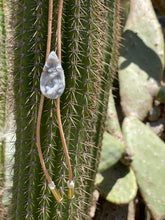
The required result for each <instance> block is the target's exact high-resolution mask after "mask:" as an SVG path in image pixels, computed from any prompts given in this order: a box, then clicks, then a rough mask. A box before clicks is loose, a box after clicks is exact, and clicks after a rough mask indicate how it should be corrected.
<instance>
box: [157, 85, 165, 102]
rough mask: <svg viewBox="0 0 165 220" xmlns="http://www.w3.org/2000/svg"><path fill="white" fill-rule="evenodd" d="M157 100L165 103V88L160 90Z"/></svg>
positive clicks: (162, 87)
mask: <svg viewBox="0 0 165 220" xmlns="http://www.w3.org/2000/svg"><path fill="white" fill-rule="evenodd" d="M156 99H158V100H159V101H160V102H161V103H165V86H161V87H159V88H158V90H157V92H156Z"/></svg>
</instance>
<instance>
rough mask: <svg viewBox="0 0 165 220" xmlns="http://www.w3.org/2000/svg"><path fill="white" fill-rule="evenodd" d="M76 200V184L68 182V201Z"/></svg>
mask: <svg viewBox="0 0 165 220" xmlns="http://www.w3.org/2000/svg"><path fill="white" fill-rule="evenodd" d="M72 198H74V182H73V181H71V182H69V181H68V199H72Z"/></svg>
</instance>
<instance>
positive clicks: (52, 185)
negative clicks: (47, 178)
mask: <svg viewBox="0 0 165 220" xmlns="http://www.w3.org/2000/svg"><path fill="white" fill-rule="evenodd" d="M48 186H49V188H50V190H51V192H52V194H53V195H54V197H55V199H56V200H57V202H61V201H62V197H61V195H60V193H59V191H58V190H57V189H56V186H55V184H54V182H53V181H52V182H51V183H49V184H48Z"/></svg>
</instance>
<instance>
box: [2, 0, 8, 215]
mask: <svg viewBox="0 0 165 220" xmlns="http://www.w3.org/2000/svg"><path fill="white" fill-rule="evenodd" d="M5 41H6V30H5V13H4V1H3V0H1V1H0V218H4V215H5V210H4V206H3V202H2V200H3V196H4V189H5V156H4V155H5V147H6V138H5V131H6V121H7V120H6V115H7V108H6V105H7V88H8V75H7V65H6V44H5Z"/></svg>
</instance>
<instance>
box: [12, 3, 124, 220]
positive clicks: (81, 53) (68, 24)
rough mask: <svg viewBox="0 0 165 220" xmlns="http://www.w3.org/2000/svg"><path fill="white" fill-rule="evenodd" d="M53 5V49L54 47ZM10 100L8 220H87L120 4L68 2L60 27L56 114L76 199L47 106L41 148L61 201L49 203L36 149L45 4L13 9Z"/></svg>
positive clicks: (51, 111)
mask: <svg viewBox="0 0 165 220" xmlns="http://www.w3.org/2000/svg"><path fill="white" fill-rule="evenodd" d="M56 2H57V1H54V9H53V11H54V12H56V13H54V15H53V32H52V37H53V39H52V50H54V49H56V48H54V46H55V43H56V20H57V13H58V10H56V9H57V3H56ZM13 14H14V18H15V21H14V22H15V38H14V39H15V45H14V49H15V50H14V93H15V120H16V124H17V131H16V152H15V165H14V179H13V181H14V185H13V196H12V210H11V212H12V219H18V220H19V219H20V220H22V219H25V218H26V219H29V220H30V219H31V220H32V219H35V220H37V219H63V220H65V219H87V218H88V216H87V214H88V209H89V206H90V205H89V204H90V201H91V197H92V192H93V188H94V178H95V173H96V169H97V165H98V161H99V157H100V147H101V140H102V134H103V124H104V121H105V116H106V105H107V102H108V91H109V89H110V86H111V84H110V81H111V79H112V77H113V74H114V70H115V66H116V63H117V61H116V59H117V54H118V53H117V49H118V40H119V23H120V22H119V0H112V1H109V0H108V1H106V3H104V2H103V1H100V0H90V1H88V0H85V1H82V0H71V1H70V0H66V1H64V9H63V20H62V67H63V69H64V73H65V78H66V89H65V91H64V94H63V95H62V97H61V115H62V122H63V128H64V133H65V138H66V142H67V146H68V149H69V154H70V158H71V164H72V170H73V171H74V172H73V174H74V181H75V197H74V198H73V199H72V200H68V198H67V196H66V187H67V185H66V181H67V179H68V172H67V169H66V162H65V158H64V153H63V149H62V144H61V140H60V138H59V137H60V135H59V130H58V126H57V120H56V119H57V118H56V106H55V102H54V101H51V100H48V99H45V102H44V109H43V114H42V121H41V143H42V151H43V154H44V160H45V163H46V167H47V169H48V171H49V173H50V175H51V177H52V178H53V181H54V182H55V184H56V186H57V188H59V189H60V193H61V194H62V196H63V202H62V204H58V203H57V202H56V201H55V200H54V198H53V197H52V195H51V193H50V191H49V189H48V188H47V182H46V180H45V176H44V175H43V172H42V170H41V166H40V163H39V159H38V154H37V148H36V132H35V131H36V122H37V113H38V107H39V99H40V95H41V93H40V90H39V87H40V86H39V78H40V75H41V73H42V68H43V66H44V62H45V52H46V36H47V20H48V1H47V0H36V1H32V0H30V1H29V0H23V1H17V2H15V6H14V9H13Z"/></svg>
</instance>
